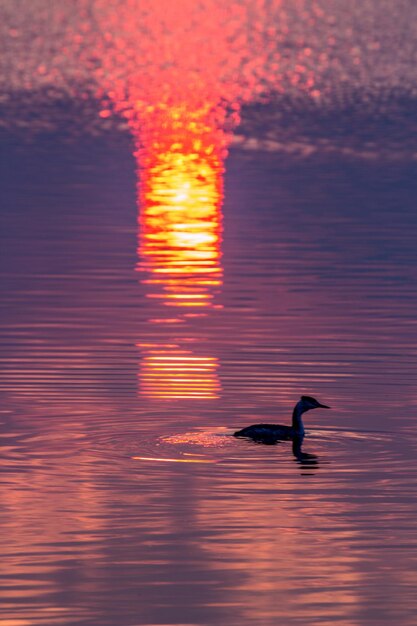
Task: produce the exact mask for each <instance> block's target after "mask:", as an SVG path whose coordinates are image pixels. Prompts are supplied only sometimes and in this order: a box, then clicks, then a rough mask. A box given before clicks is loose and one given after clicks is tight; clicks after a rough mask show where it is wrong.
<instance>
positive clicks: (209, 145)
mask: <svg viewBox="0 0 417 626" xmlns="http://www.w3.org/2000/svg"><path fill="white" fill-rule="evenodd" d="M148 122H149V120H148ZM147 129H148V134H146V132H145V133H142V135H141V140H142V141H143V136H145V137H146V138H147V141H146V143H145V144H141V147H140V148H139V149H138V151H137V158H138V162H139V171H140V183H139V188H138V198H139V246H138V253H139V263H138V271H139V272H140V273H141V274H142V283H143V284H145V285H146V289H147V293H146V297H147V299H149V300H150V303H149V305H150V308H151V309H152V313H153V315H152V317H151V318H150V319H149V325H150V326H151V328H152V332H151V335H152V336H153V337H154V338H155V339H153V340H152V341H151V342H149V341H147V342H146V343H145V342H142V343H139V344H138V346H139V347H140V348H141V352H142V360H141V368H140V392H141V394H142V395H143V396H146V397H149V398H167V399H168V398H177V399H181V398H200V399H201V398H203V399H214V398H217V397H218V395H219V391H220V385H219V380H218V376H217V370H218V361H217V359H216V358H215V357H214V356H208V355H206V354H200V353H198V351H197V348H195V346H191V345H190V344H197V342H198V343H201V342H203V343H204V330H203V328H202V323H204V322H201V318H206V317H207V315H208V314H209V312H210V311H212V310H215V309H217V308H220V305H219V304H218V303H217V302H216V296H217V294H218V292H219V289H220V287H221V285H222V280H223V277H222V267H221V262H220V260H221V250H220V248H221V236H222V219H221V202H222V197H223V183H222V173H223V165H222V156H221V150H222V149H223V145H224V140H223V136H222V134H221V133H219V131H216V132H215V134H216V136H212V135H210V133H209V132H208V130H209V128H208V126H205V125H203V124H202V123H199V124H197V122H196V119H195V116H191V117H189V116H188V117H187V119H186V121H184V120H181V119H179V115H178V116H176V115H175V114H173V112H170V115H169V116H168V117H164V118H160V117H159V116H157V119H156V120H153V124H147ZM152 129H153V130H152ZM167 335H168V336H169V338H170V341H169V342H168V343H167V342H166V341H164V340H163V339H161V337H165V338H166V337H167Z"/></svg>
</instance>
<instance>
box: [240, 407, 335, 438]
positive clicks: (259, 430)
mask: <svg viewBox="0 0 417 626" xmlns="http://www.w3.org/2000/svg"><path fill="white" fill-rule="evenodd" d="M318 408H321V409H330V407H329V406H326V405H325V404H321V403H320V402H318V401H317V400H316V399H315V398H312V397H311V396H301V399H300V400H299V402H297V404H296V405H295V407H294V411H293V413H292V426H283V425H282V424H253V425H252V426H246V428H242V430H237V431H236V432H235V433H233V434H234V436H235V437H248V438H249V439H253V440H254V441H259V442H262V443H276V442H277V441H279V440H280V439H293V440H294V439H298V440H300V439H301V440H302V439H303V437H304V424H303V420H302V419H301V416H302V414H303V413H305V412H306V411H311V409H318Z"/></svg>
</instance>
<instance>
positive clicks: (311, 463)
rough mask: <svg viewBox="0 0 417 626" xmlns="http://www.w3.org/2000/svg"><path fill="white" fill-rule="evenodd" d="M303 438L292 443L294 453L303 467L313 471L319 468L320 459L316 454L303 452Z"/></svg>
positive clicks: (298, 438)
mask: <svg viewBox="0 0 417 626" xmlns="http://www.w3.org/2000/svg"><path fill="white" fill-rule="evenodd" d="M302 445H303V437H296V438H295V439H293V442H292V453H293V455H294V457H295V460H296V462H297V463H299V464H300V465H301V467H304V468H308V469H312V468H317V467H319V457H318V456H317V455H316V454H310V453H309V452H303V451H302Z"/></svg>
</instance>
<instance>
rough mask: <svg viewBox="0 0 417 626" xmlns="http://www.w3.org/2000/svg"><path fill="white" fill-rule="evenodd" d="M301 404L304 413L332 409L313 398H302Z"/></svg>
mask: <svg viewBox="0 0 417 626" xmlns="http://www.w3.org/2000/svg"><path fill="white" fill-rule="evenodd" d="M300 404H301V408H302V410H303V413H305V412H306V411H311V409H330V407H329V406H327V405H326V404H321V403H320V402H319V401H318V400H316V399H315V398H312V397H311V396H301V400H300Z"/></svg>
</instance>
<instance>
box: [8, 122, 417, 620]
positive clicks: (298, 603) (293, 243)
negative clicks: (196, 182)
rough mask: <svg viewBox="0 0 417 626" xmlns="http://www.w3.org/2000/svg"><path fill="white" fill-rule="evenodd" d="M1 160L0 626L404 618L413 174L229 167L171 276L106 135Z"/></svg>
mask: <svg viewBox="0 0 417 626" xmlns="http://www.w3.org/2000/svg"><path fill="white" fill-rule="evenodd" d="M405 127H407V124H405ZM384 133H385V129H381V133H380V135H379V136H384ZM348 135H349V132H348V130H346V136H348ZM312 141H313V145H315V146H316V147H317V145H318V144H317V139H316V138H314V139H313V140H312ZM343 141H344V140H343ZM2 143H3V150H2V154H3V156H2V166H1V189H2V192H1V193H2V206H3V209H2V214H1V255H2V258H1V267H2V274H1V293H2V305H3V306H2V326H1V366H2V367H1V370H2V373H1V390H2V404H1V409H0V427H1V452H2V455H1V470H2V471H1V488H2V499H1V508H0V526H1V536H2V538H3V540H2V542H1V548H0V572H1V591H0V598H1V608H0V616H1V617H0V621H1V623H4V624H6V625H8V626H29V625H32V624H40V625H44V624H45V625H46V624H51V625H55V624H65V625H67V624H68V625H69V624H79V625H84V624H85V625H88V624H97V625H100V626H107V625H108V626H135V625H147V626H151V625H152V626H154V625H155V626H156V625H162V624H164V625H173V626H174V625H175V626H180V625H185V624H186V625H190V626H191V625H193V626H194V625H201V626H203V625H209V624H210V625H211V624H220V625H222V624H236V625H237V624H239V625H242V626H244V625H248V626H249V625H253V624H262V625H265V626H275V625H276V624H285V625H293V624H294V625H296V624H311V625H312V624H340V625H346V626H352V625H362V624H363V625H381V624H387V625H388V624H389V625H392V624H394V623H395V624H401V625H404V626H406V625H410V626H411V625H412V624H415V615H416V612H417V595H416V591H415V590H416V584H417V538H416V532H415V519H416V515H417V499H416V496H417V488H416V478H417V470H416V464H415V459H416V454H417V426H416V416H417V396H416V374H417V350H416V316H415V312H416V310H417V292H416V284H417V283H416V279H417V251H416V244H415V242H416V227H417V214H416V210H415V198H416V193H417V176H416V162H415V161H413V160H411V159H410V158H409V155H408V156H407V158H406V156H404V154H403V153H401V154H397V153H396V152H395V150H396V149H397V148H396V147H392V149H391V148H390V144H389V143H386V144H385V150H378V149H376V148H375V145H374V144H372V146H373V147H372V149H371V148H369V146H368V147H367V149H366V150H362V152H361V150H360V149H356V147H355V146H353V147H352V146H351V149H350V150H345V151H343V150H336V149H333V148H331V149H330V148H329V146H327V147H326V149H315V150H313V151H312V150H308V149H305V146H304V148H303V149H302V150H301V153H302V154H300V150H299V144H297V145H296V146H295V147H294V146H293V148H291V145H290V146H289V149H288V150H287V151H286V152H285V151H282V150H281V151H279V150H278V146H277V145H275V144H274V145H273V146H272V148H273V149H274V150H275V151H273V150H272V151H271V149H272V148H271V145H270V144H268V146H269V148H268V149H269V151H268V150H265V149H262V145H259V144H256V142H255V143H254V142H252V144H251V143H250V142H249V144H248V145H246V148H252V149H241V148H240V147H239V148H238V147H236V148H234V149H232V151H231V154H230V156H229V159H228V161H227V171H226V175H225V188H224V201H223V206H222V207H220V206H219V204H218V205H217V209H216V210H215V211H214V213H213V214H211V215H209V216H206V217H205V218H204V219H203V220H200V221H199V224H200V226H199V227H198V228H200V230H198V228H197V227H195V228H196V229H197V230H196V231H195V233H194V234H195V237H196V239H195V241H197V242H198V241H200V242H201V241H203V240H204V241H206V242H207V241H210V242H211V243H210V244H207V245H206V247H205V248H204V250H205V251H206V254H209V256H208V257H207V256H206V257H205V256H204V255H203V256H201V255H200V256H199V257H198V259H197V260H196V258H195V257H193V258H190V257H187V256H186V255H185V257H184V255H183V256H181V255H180V257H181V258H180V259H179V260H178V255H177V256H176V254H177V252H178V250H176V249H175V245H174V244H172V246H171V248H170V245H171V244H170V243H169V241H170V237H171V236H172V232H174V230H172V232H171V231H169V232H165V233H164V232H163V229H162V231H161V230H158V227H155V229H154V230H152V228H151V227H150V226H149V224H151V221H152V219H153V218H152V216H151V215H149V216H148V218H149V220H148V221H147V222H146V219H148V218H146V219H145V218H144V213H143V212H142V217H141V221H140V224H141V226H140V230H139V234H138V232H137V206H136V174H135V163H134V161H133V158H132V157H131V146H130V144H129V140H128V139H127V138H126V136H125V135H123V134H119V135H118V134H117V133H114V134H113V135H111V136H109V137H107V138H105V137H100V138H97V139H82V138H80V139H78V140H72V142H65V141H63V140H62V138H60V137H52V138H49V139H47V140H46V139H45V138H43V139H42V138H39V139H37V140H35V141H34V142H32V143H25V142H24V141H23V140H20V139H18V138H16V137H12V136H11V135H9V134H7V133H4V136H3V142H2ZM399 143H401V141H400V142H399ZM410 145H412V143H410V144H409V146H410ZM268 146H266V147H268ZM297 146H298V147H297ZM397 147H398V146H397ZM264 148H265V145H264ZM411 152H412V150H411ZM161 184H163V181H162V183H161ZM181 219H185V218H184V216H182V217H181ZM197 221H198V220H197ZM145 222H146V223H145ZM180 222H181V220H179V221H178V223H180ZM178 223H176V224H174V227H173V228H174V229H175V228H177V230H178V228H180V227H179V226H178ZM202 223H203V226H204V227H203V226H201V224H202ZM210 224H211V225H213V224H214V226H213V228H212V229H211V230H210V227H209V226H208V225H210ZM148 227H149V229H150V230H148V235H149V233H151V234H150V236H149V237H150V238H149V237H148V235H146V232H147V231H146V228H148ZM193 228H194V227H193ZM180 230H181V229H180ZM161 232H162V235H161ZM193 232H194V231H193ZM152 233H153V235H155V233H156V235H158V237H162V240H161V239H159V242H160V243H161V241H162V243H161V245H160V247H159V248H156V249H154V253H153V252H152V249H151V252H150V253H149V254H148V252H149V248H147V243H149V242H150V241H152V236H153V235H152ZM213 233H214V234H213ZM156 235H155V237H156ZM147 237H148V239H147ZM155 237H154V242H155V241H157V240H158V238H157V237H156V239H155ZM164 237H165V239H164ZM138 238H139V239H138ZM155 245H159V244H155ZM180 247H181V246H180ZM197 247H198V246H197ZM138 248H139V252H138ZM190 249H191V250H193V246H191V248H190V246H189V247H188V251H189V250H190ZM155 250H156V252H155ZM207 250H209V253H207ZM138 254H139V257H138ZM152 254H154V256H152ZM181 254H182V253H181ZM207 258H208V259H209V261H207ZM202 259H203V260H202ZM204 259H205V260H204ZM206 262H207V263H209V265H208V266H205V267H206V269H207V267H209V268H211V270H213V272H212V278H211V279H210V280H209V279H208V277H209V276H210V272H207V271H206V269H204V270H202V269H201V267H202V265H201V264H202V263H206ZM170 264H171V265H170ZM172 264H174V265H175V267H176V269H175V268H174V270H173V269H172ZM179 265H181V267H182V268H183V273H182V274H180V272H179V270H178V267H179ZM211 270H210V271H211ZM158 275H159V276H161V277H162V278H161V279H160V280H159V281H158V280H156V279H155V277H157V276H158ZM196 275H198V276H200V278H201V276H202V277H203V280H199V281H197V282H196ZM213 276H214V277H215V279H213ZM196 285H197V287H196ZM169 298H171V301H170V300H169ZM187 298H188V305H191V306H189V307H188V309H187V308H186V301H187ZM199 298H200V299H201V300H203V301H207V303H208V304H203V305H201V303H200V305H198V299H199ZM178 299H179V300H180V301H181V302H180V304H178V303H177V304H176V302H177V300H178ZM302 393H306V394H310V395H313V396H315V397H317V398H318V399H319V400H321V401H322V402H324V403H326V404H330V405H331V407H332V410H331V411H320V410H317V411H314V412H311V413H308V415H307V418H306V423H307V431H308V432H307V436H306V439H305V442H304V446H303V451H304V452H306V453H309V454H311V455H314V457H313V456H312V457H310V458H306V459H305V460H304V461H303V462H300V460H299V459H297V458H296V457H295V456H294V455H293V453H292V449H291V444H290V443H288V442H285V443H282V444H280V445H276V446H263V445H257V444H253V443H250V442H246V441H242V440H235V439H234V438H232V437H230V434H231V433H232V432H233V430H234V429H236V428H237V427H242V426H244V425H248V424H250V423H253V422H256V421H279V422H288V421H289V419H290V415H291V410H292V406H293V404H294V403H295V401H296V400H297V399H298V397H299V396H300V395H301V394H302Z"/></svg>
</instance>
